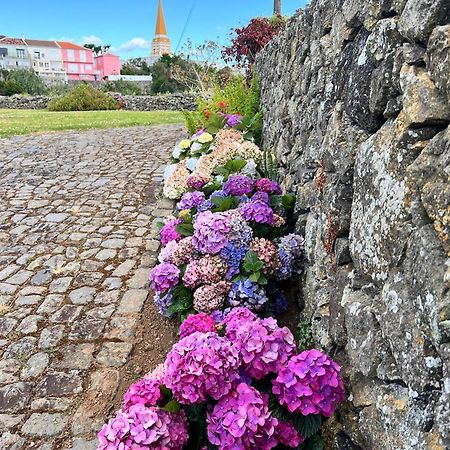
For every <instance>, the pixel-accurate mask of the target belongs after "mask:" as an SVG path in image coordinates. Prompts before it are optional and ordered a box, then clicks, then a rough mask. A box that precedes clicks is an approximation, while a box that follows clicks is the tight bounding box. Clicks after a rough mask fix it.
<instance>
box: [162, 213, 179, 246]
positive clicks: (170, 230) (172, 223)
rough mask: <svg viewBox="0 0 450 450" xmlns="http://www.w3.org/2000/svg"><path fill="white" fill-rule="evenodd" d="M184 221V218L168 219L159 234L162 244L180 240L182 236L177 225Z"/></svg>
mask: <svg viewBox="0 0 450 450" xmlns="http://www.w3.org/2000/svg"><path fill="white" fill-rule="evenodd" d="M182 222H183V219H172V220H168V221H167V222H166V223H165V224H164V226H163V227H162V228H161V231H160V232H159V235H160V237H161V244H162V245H167V243H168V242H170V241H179V240H180V239H181V238H182V236H181V235H180V233H178V231H177V225H179V224H180V223H182Z"/></svg>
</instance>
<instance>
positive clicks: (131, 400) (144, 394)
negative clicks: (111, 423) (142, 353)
mask: <svg viewBox="0 0 450 450" xmlns="http://www.w3.org/2000/svg"><path fill="white" fill-rule="evenodd" d="M160 385H161V381H160V380H152V379H149V378H143V379H142V380H139V381H138V382H136V383H134V384H132V385H131V386H130V387H129V388H128V391H127V392H126V393H125V395H124V397H123V406H124V410H125V411H127V410H128V409H129V408H131V407H132V406H133V405H136V404H138V403H142V404H143V405H144V406H147V407H149V406H156V405H157V404H158V402H159V401H160V400H161V399H162V394H161V391H160V389H159V387H160Z"/></svg>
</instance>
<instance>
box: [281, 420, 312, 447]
mask: <svg viewBox="0 0 450 450" xmlns="http://www.w3.org/2000/svg"><path fill="white" fill-rule="evenodd" d="M275 438H276V439H277V441H278V442H279V443H280V444H282V445H284V446H286V447H291V448H297V447H298V446H299V445H300V444H301V443H302V442H303V441H304V440H305V438H304V437H303V436H302V435H301V434H300V433H299V432H298V431H297V430H296V429H295V428H294V425H292V423H290V422H278V425H277V427H276V429H275Z"/></svg>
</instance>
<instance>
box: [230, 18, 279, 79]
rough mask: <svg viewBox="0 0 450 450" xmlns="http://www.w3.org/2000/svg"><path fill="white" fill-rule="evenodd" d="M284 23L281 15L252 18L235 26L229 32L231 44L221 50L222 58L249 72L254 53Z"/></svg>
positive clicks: (277, 31)
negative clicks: (242, 25) (231, 37)
mask: <svg viewBox="0 0 450 450" xmlns="http://www.w3.org/2000/svg"><path fill="white" fill-rule="evenodd" d="M285 23H286V22H285V20H284V19H283V17H281V16H275V17H273V18H272V19H267V18H262V17H261V18H256V19H252V20H251V21H250V23H249V24H248V25H247V26H245V27H243V28H235V29H234V30H233V32H232V34H231V35H232V36H233V39H232V41H231V45H230V46H229V47H226V48H225V49H224V50H223V51H222V57H223V59H224V60H225V62H234V63H236V64H237V66H238V67H240V68H243V69H245V70H246V72H247V73H249V72H250V71H251V67H252V65H253V63H254V62H255V58H256V55H257V54H258V53H259V52H260V51H261V50H262V49H263V48H264V47H265V46H266V45H267V44H268V43H269V42H270V40H271V39H272V38H273V37H274V36H276V35H277V34H278V33H279V32H280V31H281V30H282V28H283V27H284V25H285Z"/></svg>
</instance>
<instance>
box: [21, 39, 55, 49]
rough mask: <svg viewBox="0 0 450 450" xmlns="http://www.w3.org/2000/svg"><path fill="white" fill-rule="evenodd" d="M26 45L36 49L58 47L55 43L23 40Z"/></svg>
mask: <svg viewBox="0 0 450 450" xmlns="http://www.w3.org/2000/svg"><path fill="white" fill-rule="evenodd" d="M25 42H26V43H27V45H36V46H38V47H58V46H57V45H56V42H55V41H42V40H40V39H25Z"/></svg>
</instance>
